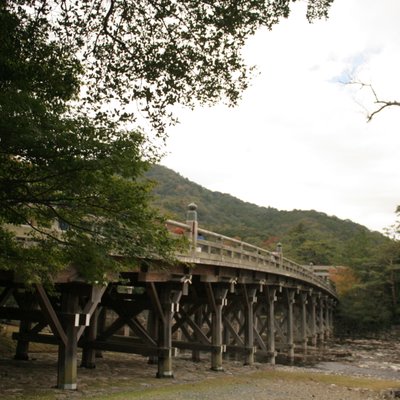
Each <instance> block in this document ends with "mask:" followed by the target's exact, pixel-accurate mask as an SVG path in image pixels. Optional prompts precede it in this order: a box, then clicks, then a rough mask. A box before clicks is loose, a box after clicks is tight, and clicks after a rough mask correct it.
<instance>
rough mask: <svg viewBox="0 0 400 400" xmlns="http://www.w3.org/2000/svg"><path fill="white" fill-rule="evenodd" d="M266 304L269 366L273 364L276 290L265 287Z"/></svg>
mask: <svg viewBox="0 0 400 400" xmlns="http://www.w3.org/2000/svg"><path fill="white" fill-rule="evenodd" d="M266 294H267V302H268V316H267V318H268V319H267V324H268V339H267V340H268V342H267V349H268V362H269V363H271V364H275V357H276V351H275V301H276V288H273V287H267V290H266Z"/></svg>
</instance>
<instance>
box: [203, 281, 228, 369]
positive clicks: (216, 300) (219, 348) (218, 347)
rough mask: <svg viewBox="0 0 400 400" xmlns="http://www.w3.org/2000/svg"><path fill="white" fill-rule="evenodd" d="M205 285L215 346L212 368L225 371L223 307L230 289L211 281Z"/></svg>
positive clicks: (212, 342) (212, 354)
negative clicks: (223, 357)
mask: <svg viewBox="0 0 400 400" xmlns="http://www.w3.org/2000/svg"><path fill="white" fill-rule="evenodd" d="M205 285H206V292H207V297H208V302H209V305H210V308H211V344H212V346H213V351H212V353H211V369H212V370H213V371H223V367H222V354H223V351H224V346H223V342H222V329H223V325H222V308H223V306H224V305H226V295H227V293H228V289H225V288H223V287H218V286H217V287H215V288H213V287H212V286H211V283H209V282H207V283H206V284H205Z"/></svg>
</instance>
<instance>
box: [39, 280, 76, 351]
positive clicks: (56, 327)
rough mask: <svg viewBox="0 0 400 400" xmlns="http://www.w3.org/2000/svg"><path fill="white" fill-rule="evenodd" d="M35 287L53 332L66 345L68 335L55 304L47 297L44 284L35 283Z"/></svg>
mask: <svg viewBox="0 0 400 400" xmlns="http://www.w3.org/2000/svg"><path fill="white" fill-rule="evenodd" d="M34 287H35V289H36V293H37V294H38V302H39V306H40V308H41V309H42V311H43V314H44V315H45V317H46V319H47V322H48V324H49V326H50V328H51V330H52V332H53V333H54V335H56V336H58V337H59V338H60V339H61V341H62V343H63V344H64V345H65V346H66V345H67V342H68V338H67V335H66V333H65V331H64V329H63V327H62V325H61V322H60V320H59V319H58V316H57V314H56V312H55V311H54V308H53V306H52V305H51V303H50V300H49V298H48V297H47V294H46V292H45V290H44V288H43V286H42V285H39V284H34Z"/></svg>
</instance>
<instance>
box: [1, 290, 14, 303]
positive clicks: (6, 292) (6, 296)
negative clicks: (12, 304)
mask: <svg viewBox="0 0 400 400" xmlns="http://www.w3.org/2000/svg"><path fill="white" fill-rule="evenodd" d="M13 292H14V288H12V287H6V288H4V290H3V291H2V292H1V294H0V307H3V306H4V304H6V302H7V300H8V299H9V298H10V297H11V295H12V294H13Z"/></svg>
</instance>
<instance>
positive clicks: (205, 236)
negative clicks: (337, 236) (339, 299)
mask: <svg viewBox="0 0 400 400" xmlns="http://www.w3.org/2000/svg"><path fill="white" fill-rule="evenodd" d="M194 222H195V223H193V221H189V223H181V222H177V221H173V220H168V221H167V228H168V230H169V231H170V232H171V233H172V234H174V235H177V236H179V235H184V236H186V237H187V238H188V240H189V243H190V246H189V248H188V252H187V254H181V256H184V257H188V258H190V259H193V260H196V262H199V263H201V262H207V261H213V262H216V263H221V265H229V266H232V267H238V268H249V269H250V268H253V269H256V270H262V271H268V272H271V273H276V274H277V275H283V276H290V277H293V278H298V279H300V280H302V281H306V282H309V283H311V284H314V285H316V286H318V287H321V288H323V289H325V290H327V291H328V292H330V293H332V294H334V293H335V288H334V285H333V284H332V282H330V281H327V280H325V279H324V278H322V277H320V276H318V275H316V274H315V273H314V272H313V271H311V270H310V269H308V268H307V267H304V266H302V265H300V264H298V263H296V262H294V261H292V260H290V259H288V258H285V257H283V254H282V251H276V252H274V251H269V250H266V249H263V248H261V247H258V246H255V245H252V244H250V243H246V242H243V241H241V240H239V239H235V238H231V237H228V236H224V235H221V234H219V233H216V232H212V231H208V230H206V229H202V228H199V227H198V226H197V221H194Z"/></svg>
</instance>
